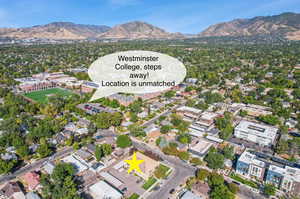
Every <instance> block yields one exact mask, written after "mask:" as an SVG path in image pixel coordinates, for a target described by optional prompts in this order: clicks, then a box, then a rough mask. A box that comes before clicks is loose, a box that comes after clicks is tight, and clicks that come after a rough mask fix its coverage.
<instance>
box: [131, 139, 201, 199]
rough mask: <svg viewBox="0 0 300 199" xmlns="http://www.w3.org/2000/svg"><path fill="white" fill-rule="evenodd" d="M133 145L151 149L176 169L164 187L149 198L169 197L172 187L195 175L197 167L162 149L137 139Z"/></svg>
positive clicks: (142, 148) (138, 147)
mask: <svg viewBox="0 0 300 199" xmlns="http://www.w3.org/2000/svg"><path fill="white" fill-rule="evenodd" d="M133 145H134V146H135V147H136V148H137V149H140V150H144V151H151V152H152V153H154V154H155V155H157V156H159V157H160V158H161V159H163V160H164V162H165V163H166V164H168V165H170V166H172V167H173V169H174V170H173V172H172V174H171V175H170V176H169V177H168V179H167V180H166V181H165V182H164V184H163V185H162V187H161V188H160V189H159V190H157V191H153V192H151V193H150V195H149V196H148V197H147V198H149V199H157V198H169V192H170V190H171V189H175V188H176V187H178V186H179V185H180V184H181V183H183V182H184V180H185V179H186V178H188V177H190V176H193V175H195V172H196V170H197V169H196V168H195V167H193V166H191V165H189V164H187V163H185V162H183V161H182V160H180V159H179V158H176V157H172V156H167V155H165V154H164V153H162V152H161V151H159V150H157V149H154V148H152V147H149V146H148V145H146V144H144V143H142V142H139V141H136V140H134V141H133Z"/></svg>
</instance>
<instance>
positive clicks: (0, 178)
mask: <svg viewBox="0 0 300 199" xmlns="http://www.w3.org/2000/svg"><path fill="white" fill-rule="evenodd" d="M72 151H73V148H64V149H63V150H61V151H58V152H56V153H54V154H53V155H52V156H50V157H47V158H44V159H41V160H38V161H36V162H34V163H32V164H29V165H27V166H25V167H23V168H21V169H19V170H17V171H16V172H14V173H12V174H8V175H2V176H0V184H2V183H5V182H7V181H9V180H12V179H14V178H16V177H17V176H21V175H23V174H25V173H27V172H29V171H31V170H34V169H37V168H39V167H41V166H42V165H43V164H44V163H46V162H47V161H48V160H51V159H56V158H60V157H63V156H64V155H66V154H69V153H71V152H72Z"/></svg>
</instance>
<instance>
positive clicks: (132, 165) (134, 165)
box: [125, 152, 144, 174]
mask: <svg viewBox="0 0 300 199" xmlns="http://www.w3.org/2000/svg"><path fill="white" fill-rule="evenodd" d="M125 162H126V163H127V164H129V169H128V170H127V172H128V173H130V172H131V171H133V170H135V171H137V172H139V173H141V174H142V173H143V172H142V171H141V169H140V166H139V165H140V164H141V163H143V162H144V160H137V159H136V152H134V153H133V156H132V159H131V160H125Z"/></svg>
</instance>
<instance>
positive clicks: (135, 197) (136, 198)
mask: <svg viewBox="0 0 300 199" xmlns="http://www.w3.org/2000/svg"><path fill="white" fill-rule="evenodd" d="M139 197H140V196H139V195H138V194H136V193H133V194H132V195H131V196H130V197H129V198H128V199H138V198H139Z"/></svg>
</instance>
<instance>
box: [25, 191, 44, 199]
mask: <svg viewBox="0 0 300 199" xmlns="http://www.w3.org/2000/svg"><path fill="white" fill-rule="evenodd" d="M26 199H41V198H40V196H38V195H37V194H36V193H33V192H29V193H27V194H26Z"/></svg>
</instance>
